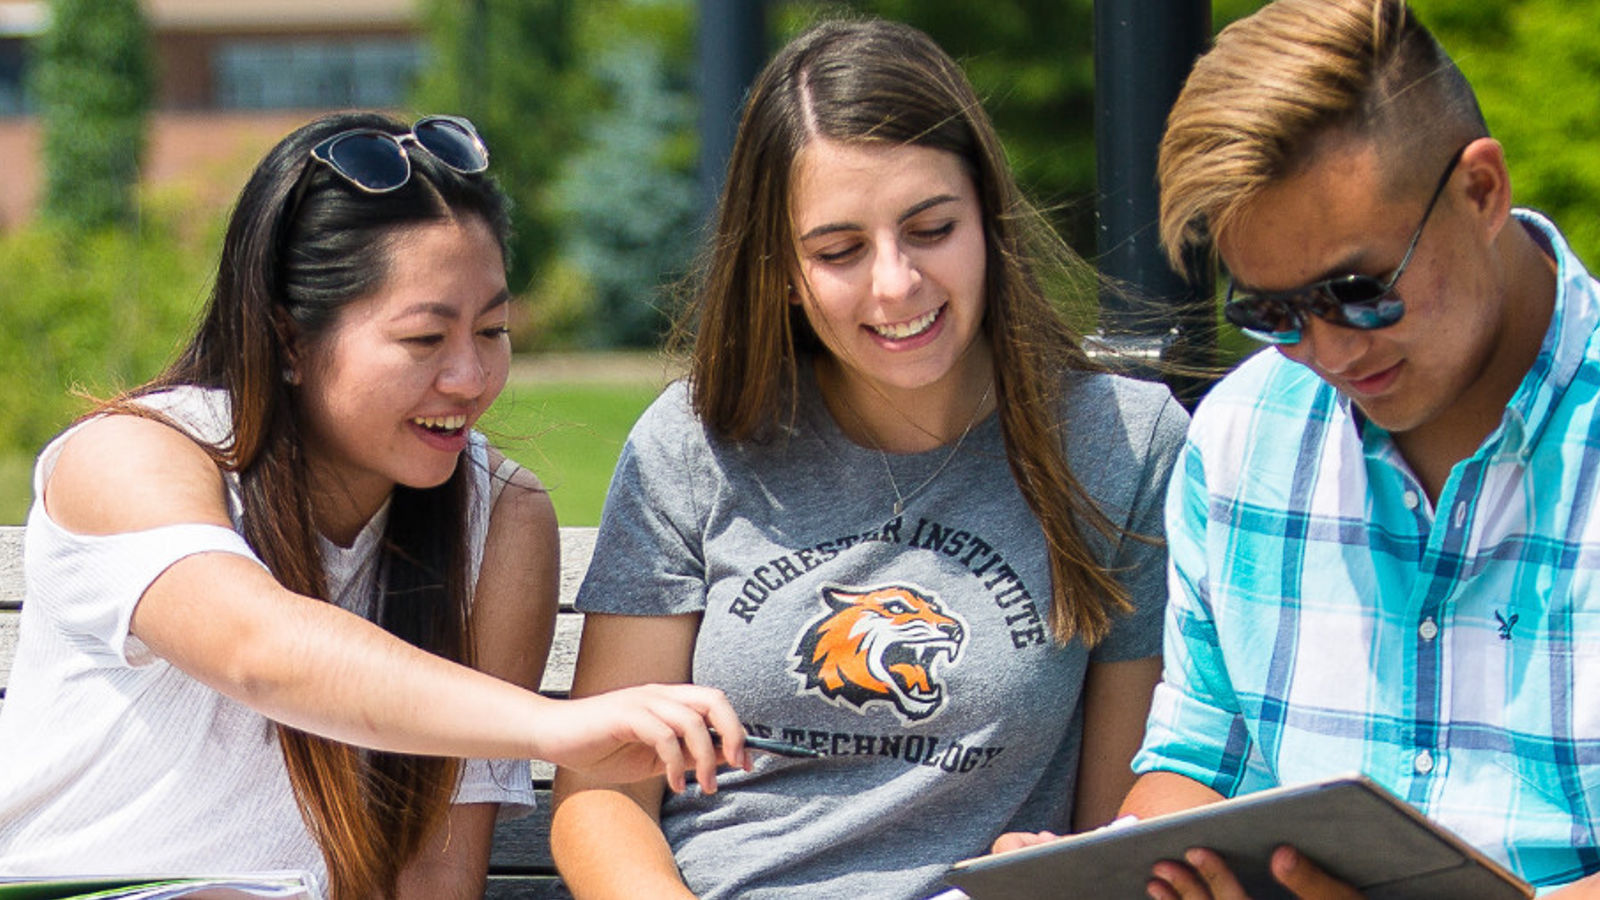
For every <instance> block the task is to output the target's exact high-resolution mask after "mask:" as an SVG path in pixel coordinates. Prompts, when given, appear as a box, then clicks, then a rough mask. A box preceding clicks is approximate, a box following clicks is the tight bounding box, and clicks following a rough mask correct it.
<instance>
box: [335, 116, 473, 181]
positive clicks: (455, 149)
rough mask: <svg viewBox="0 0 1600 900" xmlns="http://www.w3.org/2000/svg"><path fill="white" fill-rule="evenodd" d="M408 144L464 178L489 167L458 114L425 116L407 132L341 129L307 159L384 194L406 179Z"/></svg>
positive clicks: (407, 176)
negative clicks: (423, 151)
mask: <svg viewBox="0 0 1600 900" xmlns="http://www.w3.org/2000/svg"><path fill="white" fill-rule="evenodd" d="M407 142H410V143H413V144H416V145H417V146H418V147H421V148H422V149H423V150H425V151H427V153H428V154H429V155H430V156H432V157H433V158H434V159H436V160H438V161H439V163H440V164H441V165H443V166H445V167H446V168H449V169H453V170H455V171H457V172H460V173H461V174H463V175H477V174H478V173H480V172H483V171H485V170H487V169H488V168H489V151H488V149H487V148H485V147H484V146H483V139H482V138H480V137H479V136H478V130H477V129H476V128H474V127H472V123H471V122H469V121H467V120H466V119H463V118H461V117H460V116H424V117H423V118H421V119H418V120H417V122H416V124H414V125H412V126H411V131H410V132H409V133H407V134H391V133H389V132H387V131H381V130H378V129H376V128H356V129H353V130H350V131H341V132H339V133H338V134H336V135H334V136H333V137H330V138H328V139H327V140H325V141H323V142H322V143H320V144H318V145H316V146H315V147H312V148H311V158H312V159H314V160H316V161H317V162H319V163H322V164H323V165H325V166H327V167H328V168H330V169H332V170H333V171H334V172H335V173H337V174H338V175H339V177H341V178H343V179H344V180H345V181H348V182H349V183H351V184H352V185H355V186H356V187H357V188H360V189H361V190H363V191H366V192H367V193H369V194H385V193H388V192H389V191H394V190H399V189H400V188H401V187H403V186H404V185H405V183H406V182H408V181H410V180H411V157H410V156H409V155H408V154H407V153H406V147H405V145H406V143H407Z"/></svg>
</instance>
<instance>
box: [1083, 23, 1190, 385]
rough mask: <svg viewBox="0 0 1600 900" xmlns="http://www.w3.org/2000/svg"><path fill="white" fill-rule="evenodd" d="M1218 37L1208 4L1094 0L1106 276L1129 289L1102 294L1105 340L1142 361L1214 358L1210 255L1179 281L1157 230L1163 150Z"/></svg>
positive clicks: (1101, 253) (1101, 249) (1101, 245)
mask: <svg viewBox="0 0 1600 900" xmlns="http://www.w3.org/2000/svg"><path fill="white" fill-rule="evenodd" d="M1210 39H1211V2H1210V0H1095V4H1094V70H1095V79H1094V85H1095V87H1094V101H1095V159H1096V165H1097V179H1098V182H1099V198H1098V199H1099V203H1098V207H1097V211H1096V218H1097V223H1096V224H1097V227H1096V236H1097V238H1098V240H1097V243H1098V248H1097V250H1098V259H1099V265H1100V271H1101V272H1102V273H1103V274H1105V275H1107V276H1109V277H1110V278H1111V279H1112V280H1113V281H1114V282H1115V283H1117V284H1120V285H1122V290H1120V291H1119V290H1116V289H1111V290H1106V291H1103V292H1102V294H1101V298H1100V324H1101V331H1102V335H1101V339H1102V340H1103V341H1104V343H1106V344H1107V345H1109V346H1110V347H1111V348H1112V349H1114V350H1117V351H1121V352H1122V353H1124V354H1127V355H1128V356H1131V357H1133V358H1135V359H1147V360H1154V359H1157V358H1163V359H1173V360H1175V361H1178V362H1187V363H1193V362H1196V361H1204V360H1207V359H1209V355H1210V352H1211V347H1210V344H1211V342H1212V340H1213V337H1212V331H1213V329H1212V328H1211V327H1210V326H1209V317H1208V315H1207V314H1206V313H1205V311H1204V309H1205V307H1206V306H1207V304H1206V303H1205V302H1204V301H1208V300H1209V299H1210V295H1211V281H1212V277H1211V273H1210V272H1209V264H1207V263H1206V262H1205V258H1206V254H1204V253H1196V254H1194V255H1193V256H1194V259H1193V260H1192V261H1191V264H1190V267H1189V269H1190V270H1189V272H1187V273H1186V274H1184V275H1180V274H1178V273H1176V272H1174V271H1173V270H1172V268H1171V266H1170V265H1169V264H1168V263H1167V258H1166V255H1165V254H1164V253H1163V252H1162V249H1161V241H1160V236H1159V235H1158V234H1157V229H1156V217H1157V192H1156V191H1157V189H1156V149H1157V147H1158V145H1159V144H1160V141H1161V132H1162V129H1163V127H1164V126H1165V124H1166V118H1167V111H1168V110H1170V109H1171V108H1172V102H1173V101H1174V100H1175V99H1177V96H1178V91H1179V89H1180V88H1181V87H1182V86H1183V81H1184V78H1186V77H1187V76H1188V74H1189V67H1190V65H1191V64H1192V63H1193V62H1194V59H1195V57H1196V56H1198V55H1199V54H1200V53H1201V52H1202V51H1204V49H1205V47H1206V45H1207V43H1208V42H1209V41H1210ZM1180 387H1186V386H1179V385H1174V388H1175V389H1179V388H1180ZM1180 393H1181V391H1180Z"/></svg>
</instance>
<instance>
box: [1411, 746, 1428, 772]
mask: <svg viewBox="0 0 1600 900" xmlns="http://www.w3.org/2000/svg"><path fill="white" fill-rule="evenodd" d="M1411 768H1413V769H1416V770H1417V774H1418V775H1426V774H1428V773H1429V772H1432V771H1433V754H1432V753H1429V752H1428V751H1426V750H1418V751H1417V755H1416V758H1414V759H1413V760H1412V761H1411Z"/></svg>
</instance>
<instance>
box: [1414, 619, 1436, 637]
mask: <svg viewBox="0 0 1600 900" xmlns="http://www.w3.org/2000/svg"><path fill="white" fill-rule="evenodd" d="M1417 634H1420V635H1422V639H1423V640H1425V641H1431V640H1433V639H1434V638H1436V637H1438V636H1439V626H1438V625H1437V624H1436V623H1435V622H1434V621H1433V618H1432V617H1431V616H1430V617H1428V618H1426V619H1423V620H1422V624H1421V625H1420V626H1418V628H1417Z"/></svg>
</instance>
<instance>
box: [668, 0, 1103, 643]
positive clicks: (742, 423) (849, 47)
mask: <svg viewBox="0 0 1600 900" xmlns="http://www.w3.org/2000/svg"><path fill="white" fill-rule="evenodd" d="M817 137H823V138H827V139H829V140H833V141H841V142H874V143H888V144H914V145H917V146H923V147H932V148H935V149H938V150H943V151H945V152H948V153H951V154H954V155H955V156H956V157H957V158H959V159H960V160H962V162H963V163H964V164H965V165H966V167H967V170H968V172H969V173H970V174H971V176H972V179H973V181H974V183H975V184H976V186H977V189H978V196H979V200H980V203H981V205H982V215H983V227H984V238H985V245H986V254H987V258H986V260H985V273H986V282H987V283H986V287H985V307H984V318H983V332H984V335H985V336H986V337H987V338H988V340H989V342H990V345H991V347H992V351H993V357H994V379H995V388H994V389H995V397H996V401H997V405H998V409H999V411H1000V426H1001V431H1002V432H1003V434H1004V436H1005V443H1006V456H1007V459H1008V461H1009V463H1010V467H1011V473H1012V475H1013V477H1014V478H1015V479H1016V481H1017V485H1018V487H1019V488H1020V489H1021V491H1022V495H1023V497H1024V498H1025V499H1026V501H1027V503H1028V507H1029V509H1031V510H1032V511H1033V513H1034V515H1035V516H1036V517H1037V518H1038V520H1039V523H1040V525H1041V527H1042V528H1043V530H1044V536H1045V540H1046V543H1047V545H1048V547H1049V550H1050V554H1049V555H1050V574H1051V582H1052V601H1053V602H1052V611H1053V614H1052V617H1051V626H1052V629H1053V632H1054V635H1055V638H1056V640H1058V641H1060V642H1062V643H1065V642H1066V641H1068V640H1070V639H1072V638H1073V637H1074V636H1076V637H1078V638H1080V639H1081V640H1083V641H1084V642H1086V643H1089V644H1093V643H1095V642H1096V641H1098V640H1099V639H1100V638H1102V637H1104V636H1105V634H1106V633H1107V632H1108V631H1109V630H1110V628H1111V617H1112V614H1113V613H1115V612H1125V611H1128V610H1131V608H1132V607H1131V605H1130V604H1129V602H1128V598H1127V591H1126V589H1125V588H1124V587H1123V586H1122V585H1121V584H1120V583H1119V582H1118V581H1117V579H1116V578H1115V577H1113V575H1112V574H1111V573H1109V572H1107V571H1106V569H1105V567H1104V566H1103V565H1102V564H1101V563H1100V562H1098V561H1097V560H1096V559H1095V557H1094V554H1093V552H1092V551H1091V549H1090V547H1089V545H1088V543H1087V542H1086V540H1085V538H1084V534H1083V529H1084V528H1086V527H1087V528H1092V529H1094V530H1096V531H1098V532H1100V533H1101V534H1104V535H1106V536H1108V537H1115V536H1118V535H1117V529H1116V526H1114V525H1113V524H1112V523H1111V522H1110V521H1109V520H1108V519H1107V518H1106V516H1105V515H1104V514H1103V513H1102V512H1101V511H1100V509H1099V508H1098V507H1097V506H1096V505H1095V504H1094V502H1093V501H1092V500H1091V499H1090V498H1089V496H1088V494H1087V493H1086V492H1085V491H1084V489H1083V488H1082V486H1080V485H1079V483H1078V481H1077V479H1076V478H1074V477H1073V474H1072V472H1071V471H1070V470H1069V468H1068V466H1067V462H1066V458H1065V456H1064V455H1063V451H1062V446H1063V440H1064V436H1063V435H1062V433H1061V425H1060V424H1059V423H1060V421H1061V415H1060V412H1061V407H1060V403H1061V386H1062V382H1063V379H1064V377H1065V376H1066V375H1067V373H1069V372H1073V371H1094V370H1097V369H1098V368H1099V367H1098V366H1097V365H1096V364H1095V363H1094V362H1093V361H1091V360H1090V359H1089V357H1088V356H1087V355H1086V354H1085V353H1084V351H1083V349H1082V344H1081V340H1080V337H1079V336H1078V335H1077V334H1076V333H1075V332H1074V331H1073V330H1072V329H1071V328H1070V327H1069V326H1068V325H1067V324H1066V322H1065V320H1064V319H1063V318H1062V315H1061V313H1060V311H1059V310H1058V309H1057V308H1056V305H1055V303H1054V301H1053V299H1052V292H1054V291H1057V290H1060V289H1062V288H1063V287H1064V286H1066V287H1067V289H1071V287H1072V286H1076V287H1078V288H1087V289H1089V290H1092V289H1093V286H1094V285H1095V278H1094V276H1093V275H1092V274H1091V273H1089V272H1088V267H1087V265H1086V264H1085V263H1084V262H1083V261H1082V260H1081V259H1079V258H1078V257H1077V256H1076V255H1075V254H1073V253H1072V251H1071V250H1069V249H1068V248H1067V247H1066V246H1065V245H1064V244H1063V243H1062V242H1061V240H1060V238H1059V237H1058V236H1057V235H1056V234H1055V232H1054V231H1053V230H1052V229H1051V228H1050V227H1049V226H1048V225H1047V224H1046V223H1045V222H1044V220H1043V218H1042V217H1041V216H1040V215H1039V213H1038V212H1037V211H1036V210H1035V209H1034V208H1033V207H1032V206H1031V205H1030V204H1029V203H1028V202H1027V200H1026V199H1025V198H1024V197H1023V196H1022V193H1021V191H1020V190H1019V189H1018V188H1017V185H1016V181H1015V179H1014V178H1013V176H1012V174H1011V170H1010V168H1009V167H1008V166H1007V165H1006V162H1005V153H1004V150H1003V149H1002V147H1001V145H1000V140H999V137H998V136H997V135H996V133H995V130H994V126H993V125H992V124H991V123H990V121H989V118H988V115H987V114H986V113H985V112H984V111H983V108H982V106H981V104H980V103H979V101H978V98H977V95H976V94H975V93H974V92H973V90H972V86H971V85H970V83H968V81H967V79H966V76H965V75H964V74H963V73H962V71H961V68H960V67H959V66H958V65H957V64H956V63H955V61H954V60H952V59H951V58H950V57H949V56H948V55H947V54H946V53H945V52H944V51H943V50H941V49H940V48H939V46H938V45H937V44H935V43H934V42H933V41H932V40H931V39H930V38H929V37H928V36H927V35H925V34H923V33H922V32H920V31H918V30H916V29H915V28H912V27H910V26H907V25H901V24H897V23H893V22H885V21H879V20H866V21H832V22H825V23H822V24H820V25H817V26H814V27H813V28H811V29H810V30H808V31H806V32H805V33H804V34H801V35H800V36H799V37H797V38H795V39H794V40H793V41H791V42H790V43H789V44H788V45H787V46H786V47H784V48H783V49H782V50H781V51H779V53H778V54H777V56H775V57H774V58H773V59H772V61H771V62H770V63H768V64H767V66H766V68H765V69H764V70H763V71H762V73H761V75H760V77H759V78H757V80H756V83H755V84H754V86H752V88H751V89H750V95H749V98H748V99H747V100H746V102H745V107H744V112H743V116H742V119H741V121H740V123H739V131H738V135H737V137H736V138H735V140H734V146H733V151H732V154H731V156H730V158H729V163H728V173H727V181H726V183H725V185H724V187H723V191H722V196H721V199H720V200H719V202H718V207H717V219H716V227H715V230H714V231H713V233H712V236H711V239H710V244H709V246H708V247H707V249H706V251H705V252H704V254H703V256H702V261H701V264H700V270H699V271H698V272H697V274H696V276H695V282H694V288H693V295H692V302H691V304H690V307H689V309H688V311H687V313H686V315H685V317H684V319H683V320H682V321H681V322H680V323H679V329H678V335H679V338H680V340H681V341H687V340H688V339H689V338H688V335H690V334H692V335H693V349H692V351H691V352H692V370H691V376H690V379H691V384H690V389H691V394H692V397H693V404H694V409H695V412H696V413H697V414H698V415H699V416H700V418H701V419H702V420H703V421H704V422H705V423H706V424H707V425H708V426H709V427H710V428H711V429H712V430H713V431H714V432H715V433H717V434H718V435H720V436H722V437H725V438H728V439H732V440H749V439H753V438H756V437H759V436H761V435H763V434H764V433H766V432H767V431H768V430H769V429H770V428H772V427H773V426H774V425H776V424H778V423H779V422H780V421H781V420H782V417H783V416H784V415H785V411H786V410H787V411H788V414H790V415H792V412H793V404H794V403H795V402H796V390H797V384H798V377H797V372H798V360H799V358H800V357H801V356H807V355H811V354H815V353H817V352H821V351H820V342H819V341H818V340H817V338H816V335H815V334H813V333H812V332H811V330H810V326H809V324H808V323H807V322H806V320H805V317H804V313H803V311H801V310H799V309H798V308H796V307H794V306H793V305H792V304H790V303H789V302H788V300H787V298H788V293H789V288H788V282H789V277H790V276H789V273H790V272H792V271H796V270H797V268H798V265H797V260H796V256H795V249H794V233H793V225H792V222H791V220H790V201H791V191H792V181H793V177H794V164H795V159H796V157H797V156H798V155H799V153H800V150H801V148H802V147H803V146H804V145H805V144H806V142H807V141H810V140H812V139H814V138H817ZM1047 285H1048V287H1047Z"/></svg>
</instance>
